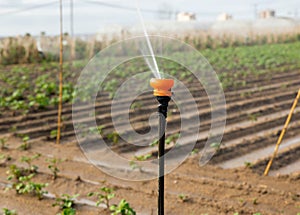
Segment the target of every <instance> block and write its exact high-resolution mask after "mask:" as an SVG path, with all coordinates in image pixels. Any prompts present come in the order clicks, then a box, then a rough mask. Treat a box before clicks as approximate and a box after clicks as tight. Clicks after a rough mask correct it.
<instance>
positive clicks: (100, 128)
mask: <svg viewBox="0 0 300 215" xmlns="http://www.w3.org/2000/svg"><path fill="white" fill-rule="evenodd" d="M104 128H105V126H104V125H99V126H97V127H91V128H89V133H90V134H100V135H102V134H103V129H104Z"/></svg>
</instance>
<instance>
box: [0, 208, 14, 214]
mask: <svg viewBox="0 0 300 215" xmlns="http://www.w3.org/2000/svg"><path fill="white" fill-rule="evenodd" d="M2 211H3V215H17V212H16V211H15V210H9V209H7V208H2Z"/></svg>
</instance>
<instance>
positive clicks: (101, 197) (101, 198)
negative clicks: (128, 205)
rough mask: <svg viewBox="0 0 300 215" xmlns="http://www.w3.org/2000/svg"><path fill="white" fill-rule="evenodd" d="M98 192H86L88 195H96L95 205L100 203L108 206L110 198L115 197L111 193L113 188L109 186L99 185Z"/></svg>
mask: <svg viewBox="0 0 300 215" xmlns="http://www.w3.org/2000/svg"><path fill="white" fill-rule="evenodd" d="M99 191H100V192H91V193H88V196H96V197H97V198H98V200H97V202H96V206H99V205H100V204H102V203H103V204H105V205H106V207H107V208H109V207H110V203H109V202H110V200H111V199H112V198H114V197H115V194H114V193H113V189H111V188H109V187H101V188H100V189H99Z"/></svg>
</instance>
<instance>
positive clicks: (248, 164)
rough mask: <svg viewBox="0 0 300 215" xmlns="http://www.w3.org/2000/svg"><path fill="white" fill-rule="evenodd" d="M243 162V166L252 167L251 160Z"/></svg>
mask: <svg viewBox="0 0 300 215" xmlns="http://www.w3.org/2000/svg"><path fill="white" fill-rule="evenodd" d="M244 164H245V167H247V168H252V167H253V164H252V163H251V162H248V161H246V162H245V163H244Z"/></svg>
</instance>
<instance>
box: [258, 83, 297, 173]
mask: <svg viewBox="0 0 300 215" xmlns="http://www.w3.org/2000/svg"><path fill="white" fill-rule="evenodd" d="M299 99H300V89H299V91H298V94H297V97H296V98H295V101H294V104H293V106H292V108H291V111H290V113H289V115H288V117H287V119H286V122H285V125H284V127H283V129H282V131H281V133H280V136H279V138H278V141H277V144H276V146H275V150H274V153H273V156H272V158H271V160H270V161H269V163H268V165H267V167H266V169H265V172H264V175H265V176H267V175H268V174H269V171H270V168H271V166H272V163H273V160H274V159H275V157H276V155H277V153H278V149H279V146H280V144H281V142H282V139H283V136H284V135H285V132H286V130H287V128H288V125H289V124H290V122H291V119H292V116H293V113H294V110H295V108H296V106H297V103H298V101H299Z"/></svg>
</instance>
